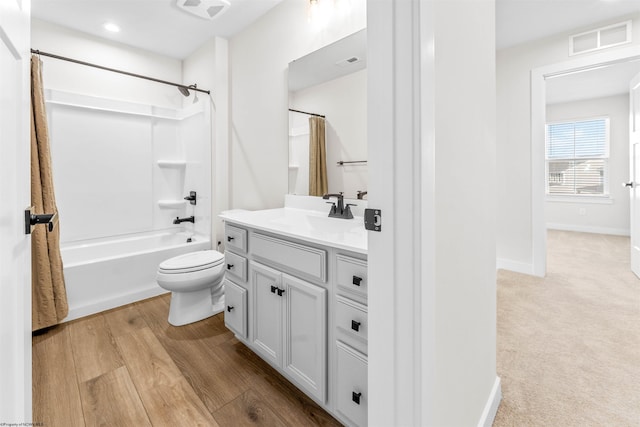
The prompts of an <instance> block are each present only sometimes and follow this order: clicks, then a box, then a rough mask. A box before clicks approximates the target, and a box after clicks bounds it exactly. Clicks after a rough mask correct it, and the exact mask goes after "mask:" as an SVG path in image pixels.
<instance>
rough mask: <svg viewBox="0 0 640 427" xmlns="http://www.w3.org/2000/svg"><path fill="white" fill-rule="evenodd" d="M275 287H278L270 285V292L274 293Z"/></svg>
mask: <svg viewBox="0 0 640 427" xmlns="http://www.w3.org/2000/svg"><path fill="white" fill-rule="evenodd" d="M277 289H278V288H276V287H275V286H273V285H271V293H272V294H275V293H276V290H277Z"/></svg>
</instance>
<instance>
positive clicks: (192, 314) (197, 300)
mask: <svg viewBox="0 0 640 427" xmlns="http://www.w3.org/2000/svg"><path fill="white" fill-rule="evenodd" d="M220 300H221V301H216V304H213V303H212V301H211V288H205V289H203V290H200V291H193V292H171V303H170V304H169V323H170V324H171V325H173V326H183V325H188V324H189V323H194V322H198V321H200V320H204V319H206V318H208V317H211V316H213V315H215V314H218V313H220V312H222V311H223V310H224V297H222V298H220Z"/></svg>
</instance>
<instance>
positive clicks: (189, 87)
mask: <svg viewBox="0 0 640 427" xmlns="http://www.w3.org/2000/svg"><path fill="white" fill-rule="evenodd" d="M31 53H35V54H36V55H39V56H48V57H49V58H54V59H60V60H62V61H69V62H73V63H74V64H80V65H86V66H87V67H93V68H99V69H101V70H106V71H111V72H114V73H120V74H124V75H127V76H131V77H137V78H139V79H145V80H151V81H153V82H157V83H162V84H165V85H169V86H175V87H177V88H183V89H186V90H193V91H196V92H202V93H206V94H207V95H211V91H209V90H206V89H200V88H198V87H196V85H195V84H193V85H190V86H189V85H183V84H180V83H173V82H169V81H166V80H160V79H156V78H154V77H149V76H143V75H142V74H135V73H130V72H128V71H123V70H117V69H115V68H109V67H105V66H102V65H98V64H92V63H90V62H85V61H79V60H77V59H73V58H67V57H65V56H60V55H56V54H53V53H48V52H42V51H41V50H37V49H31Z"/></svg>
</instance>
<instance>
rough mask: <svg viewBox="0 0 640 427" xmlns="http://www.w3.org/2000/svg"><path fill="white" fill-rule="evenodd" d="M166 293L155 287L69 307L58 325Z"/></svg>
mask: <svg viewBox="0 0 640 427" xmlns="http://www.w3.org/2000/svg"><path fill="white" fill-rule="evenodd" d="M167 292H168V291H166V290H164V289H162V288H161V287H160V286H157V285H156V286H153V287H150V288H147V289H143V290H141V291H138V292H133V293H130V294H126V295H117V296H115V297H113V298H109V299H106V300H101V301H96V302H94V303H91V304H85V305H83V306H81V307H69V314H68V315H67V317H65V318H64V320H63V321H62V322H60V323H65V322H69V321H71V320H75V319H79V318H81V317H85V316H90V315H92V314H96V313H100V312H102V311H106V310H111V309H112V308H116V307H122V306H123V305H127V304H131V303H132V302H136V301H141V300H143V299H147V298H151V297H155V296H157V295H162V294H166V293H167ZM168 315H169V313H168V312H167V316H168Z"/></svg>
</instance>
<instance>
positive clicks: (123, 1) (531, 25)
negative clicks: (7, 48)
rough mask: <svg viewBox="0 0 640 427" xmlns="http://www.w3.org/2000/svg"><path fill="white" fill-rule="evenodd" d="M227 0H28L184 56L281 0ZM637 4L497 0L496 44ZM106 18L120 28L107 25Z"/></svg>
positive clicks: (77, 22) (36, 13)
mask: <svg viewBox="0 0 640 427" xmlns="http://www.w3.org/2000/svg"><path fill="white" fill-rule="evenodd" d="M183 1H184V0H183ZM229 1H230V3H231V6H230V7H229V8H228V9H227V10H226V11H225V12H224V13H222V14H220V15H218V16H216V17H215V18H214V19H213V20H207V19H203V18H200V17H196V16H193V15H190V14H188V13H186V12H184V11H183V10H181V9H180V8H179V7H178V6H177V5H176V0H32V11H31V12H32V16H33V17H34V18H37V19H41V20H44V21H49V22H53V23H55V24H59V25H62V26H65V27H69V28H72V29H75V30H78V31H82V32H85V33H89V34H93V35H95V36H98V37H105V38H109V39H111V40H115V41H119V42H122V43H125V44H128V45H131V46H136V47H139V48H142V49H145V50H149V51H152V52H156V53H161V54H164V55H169V56H171V57H174V58H178V59H183V58H186V57H187V56H188V55H189V54H191V53H192V52H193V51H194V50H195V49H197V48H198V47H199V46H200V45H202V43H204V42H205V41H206V40H208V39H210V38H211V37H213V36H219V37H225V38H230V37H232V36H233V35H235V34H236V33H238V32H239V31H241V30H242V29H244V28H246V27H247V26H249V25H250V24H251V23H252V22H254V21H255V20H256V19H258V18H259V17H260V16H262V15H263V14H264V13H266V12H268V11H269V10H270V9H271V8H273V7H274V6H276V5H277V4H278V3H280V1H282V0H229ZM299 1H306V0H299ZM351 1H364V0H351ZM639 5H640V2H639V1H638V0H496V47H497V48H498V49H502V48H505V47H510V46H514V45H517V44H520V43H524V42H528V41H532V40H536V39H539V38H543V37H548V36H551V35H554V34H558V33H561V32H564V31H567V30H571V29H576V28H581V27H587V26H589V25H593V24H595V23H598V22H602V21H604V20H608V19H613V18H616V17H620V16H623V15H629V14H633V13H640V6H639ZM107 21H113V22H115V23H117V24H118V25H119V26H120V27H121V29H122V30H121V32H119V33H116V34H114V33H108V32H107V31H105V30H104V29H103V27H102V26H103V24H104V23H105V22H107Z"/></svg>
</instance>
